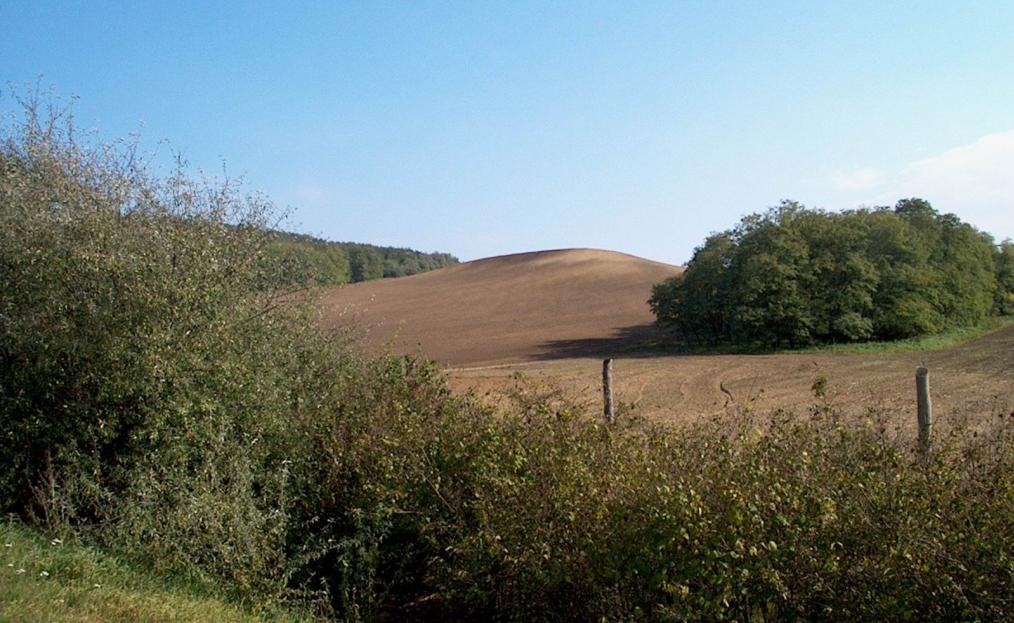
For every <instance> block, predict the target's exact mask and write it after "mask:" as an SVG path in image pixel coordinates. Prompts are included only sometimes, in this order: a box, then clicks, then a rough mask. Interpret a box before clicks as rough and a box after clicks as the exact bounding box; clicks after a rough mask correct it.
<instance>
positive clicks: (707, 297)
mask: <svg viewBox="0 0 1014 623" xmlns="http://www.w3.org/2000/svg"><path fill="white" fill-rule="evenodd" d="M649 304H650V305H651V308H652V311H653V312H654V313H655V315H656V318H657V320H658V322H659V323H660V324H662V325H664V326H667V327H670V328H672V329H674V330H675V332H676V334H677V335H678V336H679V337H680V338H682V339H683V340H685V341H687V342H689V343H698V344H699V343H710V344H718V343H734V344H758V345H762V346H768V347H771V346H779V345H789V346H799V345H807V344H815V343H826V342H848V341H859V340H869V339H898V338H907V337H914V336H919V335H925V334H930V333H936V332H940V331H943V330H945V329H949V328H954V327H959V326H967V325H972V324H976V323H978V322H981V321H982V320H983V319H984V318H985V317H986V316H988V315H990V314H991V313H1001V314H1010V313H1014V245H1012V244H1011V243H1010V242H1009V241H1007V242H1004V243H1002V244H1001V245H999V246H997V245H996V244H994V241H993V239H992V238H991V237H990V236H989V235H988V234H985V233H983V232H981V231H979V230H977V229H975V228H974V227H972V226H971V225H969V224H967V223H963V222H961V220H960V219H958V217H956V216H955V215H953V214H940V213H938V212H937V211H936V210H935V209H934V208H933V206H932V205H930V203H929V202H927V201H925V200H923V199H914V198H913V199H903V200H901V201H899V202H898V203H897V204H896V205H895V206H894V207H893V208H888V207H877V208H859V209H855V210H848V211H845V212H840V213H836V212H826V211H823V210H816V209H811V208H807V207H805V206H803V205H801V204H799V203H796V202H794V201H784V202H782V203H781V205H779V206H778V207H776V208H772V209H770V210H768V211H767V212H765V213H762V214H752V215H749V216H747V217H745V218H743V219H742V220H741V221H740V223H739V224H738V225H737V226H736V227H734V228H733V229H730V230H728V231H724V232H721V233H718V234H714V235H712V236H710V237H709V238H708V239H707V240H706V241H705V243H704V244H703V245H702V246H701V247H698V248H697V249H696V250H695V252H694V255H693V258H692V259H691V260H690V262H689V263H688V265H687V267H686V271H685V272H683V273H682V274H681V275H677V276H676V277H672V278H670V279H668V280H667V281H665V282H663V283H660V284H657V285H656V286H655V287H654V288H653V291H652V296H651V299H650V300H649Z"/></svg>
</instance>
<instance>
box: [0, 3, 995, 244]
mask: <svg viewBox="0 0 1014 623" xmlns="http://www.w3.org/2000/svg"><path fill="white" fill-rule="evenodd" d="M1011 33H1014V3H1012V2H1009V1H1007V2H994V3H989V2H952V1H951V2H882V1H881V2H870V3H866V2H823V1H820V2H817V1H814V2H661V3H651V2H634V3H627V2H602V3H598V2H580V3H568V2H546V3H533V2H521V1H516V2H502V3H501V2H461V3H446V2H441V3H435V2H433V3H431V2H403V3H393V2H392V3H366V2H362V3H338V2H321V3H318V4H309V3H306V4H304V3H291V2H286V3H272V4H269V3H246V2H244V3H204V2H194V3H187V2H174V3H154V2H122V3H101V2H80V3H78V2H59V3H49V2H39V1H31V2H22V1H20V0H8V1H7V2H4V3H0V79H2V80H4V81H7V82H8V83H10V84H12V85H14V86H15V87H21V86H22V85H25V84H31V85H34V84H35V83H36V81H37V80H39V79H40V77H41V84H42V85H43V86H45V87H49V86H51V87H52V88H53V89H54V90H55V92H56V93H57V95H58V96H60V97H63V98H69V97H76V98H78V100H77V103H76V105H75V114H76V118H77V122H78V124H79V125H81V126H83V127H86V128H94V129H96V130H97V131H98V132H99V133H100V135H101V136H102V137H104V138H107V139H113V138H117V137H122V136H124V135H126V134H128V133H131V132H137V131H140V133H141V135H142V140H143V144H144V145H145V146H146V147H148V148H149V149H152V150H156V149H157V150H158V153H159V156H158V157H159V158H163V157H165V158H167V157H168V151H169V150H168V149H167V148H166V147H165V146H161V147H160V146H159V142H160V141H162V140H167V141H168V143H169V144H170V145H171V147H172V149H174V150H178V151H181V152H182V153H183V154H184V156H185V157H186V158H187V159H188V160H189V161H190V163H191V164H192V166H194V167H195V168H197V169H202V170H205V171H208V172H210V173H212V174H214V173H217V172H219V171H221V170H222V166H223V162H224V164H225V167H226V168H227V170H228V171H229V172H230V174H233V175H242V176H243V177H244V178H245V179H246V182H247V185H248V187H249V188H250V189H253V190H259V191H263V192H264V193H266V194H267V195H268V196H269V197H270V198H271V199H272V200H273V201H274V202H275V203H276V204H277V205H278V206H280V207H283V208H292V209H293V211H294V213H293V217H292V220H291V222H290V223H289V227H290V229H294V230H299V231H305V232H308V233H313V234H315V235H319V236H321V237H325V238H329V239H335V240H356V241H363V242H373V243H376V244H384V245H396V246H409V247H414V248H419V249H422V250H427V251H433V250H441V251H448V252H451V253H454V254H456V255H458V256H459V257H461V258H462V259H466V260H468V259H475V258H479V257H484V256H489V255H498V254H503V253H512V252H521V251H529V250H536V249H545V248H561V247H598V248H606V249H613V250H618V251H624V252H627V253H632V254H635V255H640V256H643V257H647V258H650V259H655V260H660V261H667V262H672V263H683V262H685V261H686V260H687V259H689V257H690V254H691V253H692V251H693V248H694V247H695V246H696V245H698V244H700V243H701V242H702V241H703V239H704V237H705V236H706V235H707V234H708V233H709V232H712V231H717V230H722V229H727V228H728V227H731V226H732V225H734V224H735V223H736V222H737V221H738V220H739V218H740V217H741V216H743V215H744V214H747V213H750V212H756V211H760V210H763V209H765V208H766V207H768V206H771V205H775V204H777V203H778V202H779V201H780V200H781V199H783V198H792V199H796V200H798V201H801V202H803V203H805V204H807V205H811V206H815V207H823V208H827V209H843V208H849V207H855V206H857V205H860V204H867V205H874V204H893V203H894V201H895V200H897V199H898V198H900V197H903V196H913V195H914V196H922V197H925V198H927V199H929V200H930V201H932V202H933V203H934V205H935V206H936V207H937V208H938V209H939V210H940V211H943V212H954V213H956V214H958V215H959V216H960V217H961V218H963V219H964V220H966V221H968V222H971V223H972V224H974V225H976V226H978V227H980V228H981V229H984V230H986V231H988V232H990V233H992V234H993V235H994V236H995V237H997V238H1005V237H1014V78H1012V77H1014V36H1012V34H1011ZM12 107H13V102H12V100H11V98H10V97H9V96H7V95H5V96H4V97H3V98H2V99H0V109H7V110H10V109H11V108H12Z"/></svg>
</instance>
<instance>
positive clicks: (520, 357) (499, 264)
mask: <svg viewBox="0 0 1014 623" xmlns="http://www.w3.org/2000/svg"><path fill="white" fill-rule="evenodd" d="M679 271H680V269H679V268H678V267H676V266H670V265H668V264H660V263H658V262H651V261H648V260H644V259H641V258H638V257H634V256H632V255H625V254H623V253H615V252H612V251H597V250H593V249H565V250H558V251H540V252H535V253H519V254H516V255H504V256H500V257H492V258H488V259H484V260H477V261H474V262H467V263H464V264H458V265H456V266H450V267H448V268H442V269H440V270H435V271H432V272H427V273H422V274H419V275H412V276H410V277H401V278H398V279H383V280H379V281H369V282H365V283H358V284H353V285H349V286H344V287H341V288H338V289H336V290H333V291H332V292H330V293H329V294H328V295H327V296H326V297H325V298H324V300H323V304H324V306H325V310H326V312H325V314H326V318H327V321H328V322H330V323H332V324H340V323H342V322H344V321H345V320H347V319H350V318H351V319H353V320H354V321H355V322H356V323H357V324H358V325H359V326H361V327H363V328H365V329H366V330H367V331H368V335H369V338H368V343H369V344H372V345H374V346H375V347H378V348H390V349H392V350H394V351H397V352H404V353H413V354H414V353H420V354H425V355H426V356H427V357H429V358H431V359H434V360H436V361H439V362H441V363H444V364H447V365H450V366H465V365H468V366H475V365H484V364H491V363H504V362H519V361H531V360H538V359H553V358H560V357H567V356H571V355H585V354H587V353H588V351H589V350H594V349H596V348H598V349H603V348H604V349H608V350H615V351H620V352H622V351H623V350H625V349H626V348H629V347H631V346H633V345H636V344H640V343H642V342H643V341H644V340H646V339H651V337H652V336H653V335H654V329H653V327H652V324H651V323H652V320H653V316H652V314H651V310H650V309H648V303H647V300H648V297H649V296H651V286H652V284H655V283H658V282H660V281H662V280H663V279H665V278H667V277H670V276H672V275H675V274H677V273H678V272H679Z"/></svg>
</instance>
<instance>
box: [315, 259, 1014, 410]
mask: <svg viewBox="0 0 1014 623" xmlns="http://www.w3.org/2000/svg"><path fill="white" fill-rule="evenodd" d="M678 271H679V268H677V267H673V266H668V265H664V264H658V263H655V262H649V261H647V260H642V259H640V258H636V257H633V256H629V255H623V254H619V253H612V252H607V251H595V250H589V249H580V250H559V251H547V252H539V253H526V254H518V255H511V256H504V257H496V258H489V259H486V260H480V261H477V262H469V263H465V264H460V265H457V266H454V267H451V268H445V269H441V270H437V271H434V272H431V273H426V274H424V275H415V276H411V277H405V278H401V279H393V280H387V281H383V282H374V283H364V284H356V285H353V286H347V287H344V288H340V289H337V290H334V291H331V292H330V293H329V294H328V295H327V296H325V297H324V300H323V304H324V306H325V310H326V315H327V319H328V322H330V323H333V324H336V325H337V324H342V323H344V322H346V321H348V320H349V319H352V318H354V319H355V321H356V322H358V323H360V324H362V325H363V326H365V327H366V336H367V343H368V344H371V345H373V346H375V347H379V348H393V349H395V350H399V351H401V352H405V353H411V354H419V353H421V354H424V355H426V356H429V357H432V358H434V359H436V360H438V361H440V362H442V363H444V364H445V365H446V366H447V370H448V373H449V376H450V380H451V385H452V387H454V388H455V389H456V390H458V391H466V390H469V389H471V390H475V391H476V392H478V393H480V394H482V393H492V394H499V393H501V392H503V391H504V390H506V389H508V388H510V387H511V386H512V385H514V382H515V380H514V376H515V374H516V373H518V372H521V373H523V374H524V375H527V376H529V377H531V378H534V379H539V380H544V381H551V382H553V383H556V384H558V385H559V386H561V387H563V388H565V389H566V390H567V392H568V393H569V394H570V395H571V396H572V397H574V398H576V399H577V400H578V401H583V402H587V403H594V402H595V401H597V400H599V399H600V398H599V396H600V375H601V364H600V362H599V360H600V359H601V358H603V357H616V358H617V361H616V364H615V373H614V376H615V387H616V399H617V401H618V402H619V403H620V404H621V405H626V406H627V408H630V407H634V408H636V412H637V413H638V414H640V415H643V416H645V417H649V418H650V419H653V420H663V421H688V420H693V419H698V418H700V417H705V416H708V415H712V414H714V413H716V412H721V411H724V410H727V409H730V408H732V409H742V408H743V407H749V408H751V409H754V410H761V411H765V410H773V409H777V408H784V409H794V410H805V409H806V408H807V407H808V406H810V405H812V404H813V401H814V397H813V393H812V391H811V389H812V386H813V383H814V381H815V380H817V379H818V378H821V377H824V378H826V379H827V383H828V390H829V398H830V399H831V400H833V401H835V402H836V403H838V406H840V407H841V408H842V409H843V410H844V411H845V412H848V413H851V414H854V415H857V416H861V415H863V414H865V413H867V412H868V411H869V410H870V409H877V410H880V411H890V412H898V411H903V412H913V413H914V411H913V410H914V402H913V400H914V386H913V383H914V381H913V380H912V379H913V374H914V371H915V369H916V367H918V366H921V365H925V366H928V367H929V368H930V371H931V378H932V387H933V398H934V401H935V405H936V412H937V414H938V418H939V419H940V420H941V422H942V423H943V422H947V421H948V420H952V419H954V418H958V417H975V416H985V415H989V414H993V413H1001V412H1010V409H1011V408H1012V405H1014V373H1012V371H1014V327H1012V326H1010V325H1009V323H1008V324H1007V325H1005V326H1001V328H1000V329H999V330H997V331H995V332H992V333H989V334H987V335H984V336H982V337H979V338H976V339H973V340H971V341H968V342H965V343H962V344H959V345H957V346H953V347H950V348H945V349H941V350H931V351H919V352H882V353H823V352H799V353H785V354H759V355H742V354H715V355H711V354H690V355H684V354H671V353H666V352H665V351H664V350H660V349H658V348H645V345H646V344H652V343H654V342H656V341H657V340H658V339H659V338H660V337H661V336H660V335H659V333H658V332H657V330H656V329H655V328H654V327H653V326H652V324H651V321H652V316H651V313H650V310H649V309H648V305H647V302H646V300H647V298H648V296H649V294H650V292H651V285H652V284H653V283H656V282H657V281H658V280H659V278H660V277H661V278H664V277H666V276H669V275H672V274H676V273H677V272H678ZM911 419H913V420H914V416H913V418H911ZM902 423H903V424H904V425H906V426H908V425H910V423H909V422H908V421H907V420H903V422H902Z"/></svg>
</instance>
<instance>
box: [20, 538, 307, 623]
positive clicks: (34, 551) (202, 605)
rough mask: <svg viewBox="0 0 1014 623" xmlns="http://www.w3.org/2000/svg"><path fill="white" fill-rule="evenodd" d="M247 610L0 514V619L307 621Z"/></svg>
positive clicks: (284, 615) (280, 614) (68, 620)
mask: <svg viewBox="0 0 1014 623" xmlns="http://www.w3.org/2000/svg"><path fill="white" fill-rule="evenodd" d="M309 620H310V619H308V618H300V617H298V616H297V615H294V614H290V613H286V612H281V611H279V612H272V613H253V612H250V611H249V610H246V609H244V608H242V607H240V606H237V605H235V604H231V603H228V602H226V601H224V600H222V599H220V598H217V597H215V596H214V595H208V594H205V593H203V592H202V591H200V590H197V589H194V588H190V587H186V586H184V585H182V584H181V583H180V582H177V581H174V580H172V579H167V578H161V577H158V576H155V575H153V574H150V573H148V572H146V571H144V570H141V569H139V568H138V567H137V566H135V565H131V564H128V563H126V562H125V561H123V560H120V559H118V558H117V557H116V556H113V555H110V554H108V553H106V552H103V551H101V550H98V549H95V548H93V547H88V546H85V545H82V544H80V543H77V542H74V541H73V540H71V539H67V540H65V541H63V540H59V539H52V538H48V537H46V536H45V535H44V534H42V533H41V532H39V531H38V530H34V529H31V528H27V527H25V526H23V525H20V524H18V523H14V522H11V521H3V520H0V621H3V622H8V621H10V622H17V621H24V622H26V623H27V622H29V621H31V622H36V621H67V622H70V621H74V622H90V621H95V622H99V621H102V622H116V621H124V622H127V621H130V622H133V621H188V622H189V621H195V622H201V621H207V622H209V623H211V622H215V623H217V622H254V621H279V622H296V621H309Z"/></svg>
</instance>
